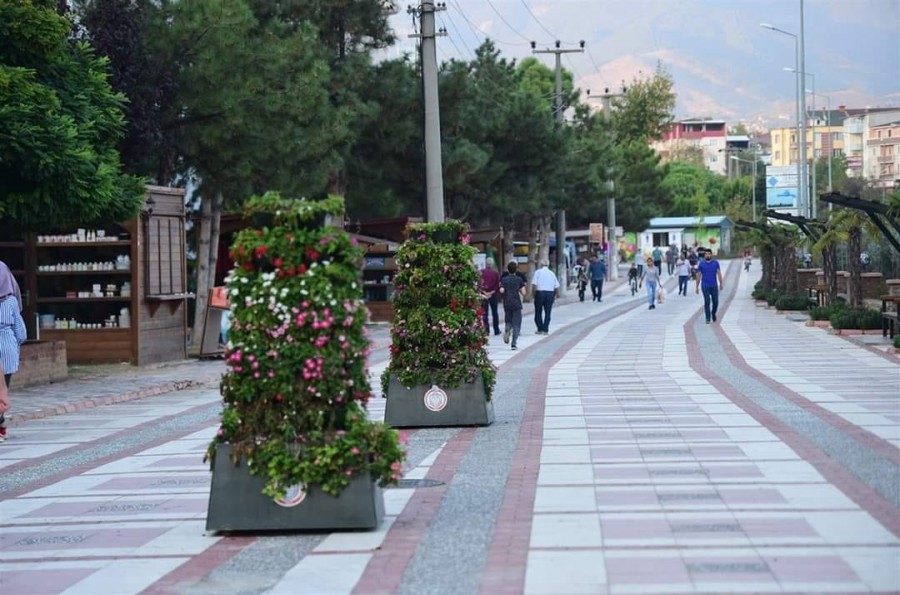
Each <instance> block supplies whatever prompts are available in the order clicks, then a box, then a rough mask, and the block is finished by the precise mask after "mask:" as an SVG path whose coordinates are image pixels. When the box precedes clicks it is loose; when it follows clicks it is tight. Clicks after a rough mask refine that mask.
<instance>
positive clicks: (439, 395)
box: [425, 384, 448, 411]
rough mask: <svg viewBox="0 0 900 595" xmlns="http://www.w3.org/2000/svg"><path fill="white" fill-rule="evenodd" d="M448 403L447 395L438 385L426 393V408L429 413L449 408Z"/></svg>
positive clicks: (434, 385)
mask: <svg viewBox="0 0 900 595" xmlns="http://www.w3.org/2000/svg"><path fill="white" fill-rule="evenodd" d="M447 401H448V398H447V393H445V392H444V391H443V390H441V388H440V387H439V386H438V385H436V384H432V385H431V388H430V389H428V391H427V392H426V393H425V407H427V408H428V410H429V411H441V410H442V409H443V408H444V407H446V406H447Z"/></svg>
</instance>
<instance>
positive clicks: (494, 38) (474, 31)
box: [450, 0, 529, 46]
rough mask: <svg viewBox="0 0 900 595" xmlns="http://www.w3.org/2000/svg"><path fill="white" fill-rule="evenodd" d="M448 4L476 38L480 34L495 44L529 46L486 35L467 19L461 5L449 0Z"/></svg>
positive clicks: (524, 43) (524, 42)
mask: <svg viewBox="0 0 900 595" xmlns="http://www.w3.org/2000/svg"><path fill="white" fill-rule="evenodd" d="M450 4H452V5H453V6H454V7H455V8H456V10H457V11H458V12H459V15H460V16H461V17H462V18H463V20H465V21H466V23H468V25H469V28H470V29H471V30H472V33H473V34H474V35H475V36H476V37H478V35H479V34H481V36H482V37H484V38H485V39H489V40H491V41H496V42H497V43H502V44H503V45H511V46H521V45H528V44H529V42H528V41H527V40H526V41H508V40H504V39H498V38H497V37H494V36H493V35H491V34H490V33H487V32H486V31H483V30H482V29H481V27H479V26H478V25H476V24H475V23H473V22H472V21H471V20H470V19H469V17H467V16H466V13H465V12H464V11H463V9H462V6H461V5H459V4H458V3H456V2H454V1H453V0H450Z"/></svg>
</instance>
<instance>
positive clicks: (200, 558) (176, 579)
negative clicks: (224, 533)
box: [140, 536, 256, 595]
mask: <svg viewBox="0 0 900 595" xmlns="http://www.w3.org/2000/svg"><path fill="white" fill-rule="evenodd" d="M254 541H256V537H251V536H240V537H224V538H222V539H220V540H219V541H218V542H216V543H215V544H213V545H212V546H211V547H209V548H207V549H206V550H205V551H204V552H203V553H201V554H199V555H197V556H192V557H191V558H190V559H189V560H187V561H186V562H185V563H184V564H182V565H181V566H179V567H178V568H176V569H175V570H173V571H172V572H170V573H168V574H167V575H165V576H164V577H162V578H161V579H159V580H158V581H156V582H155V583H153V584H152V585H150V586H149V587H147V588H146V589H144V590H143V591H141V593H140V595H181V594H182V593H185V592H186V591H187V589H188V588H189V587H190V586H191V585H193V584H195V583H196V582H198V581H199V580H201V579H202V578H204V577H205V576H207V575H208V574H209V573H211V572H212V571H213V570H215V569H216V568H218V567H219V566H221V565H222V564H224V563H225V562H227V561H228V560H230V559H231V558H233V557H235V556H236V555H238V554H239V553H241V550H243V549H244V548H245V547H247V546H248V545H250V544H251V543H253V542H254Z"/></svg>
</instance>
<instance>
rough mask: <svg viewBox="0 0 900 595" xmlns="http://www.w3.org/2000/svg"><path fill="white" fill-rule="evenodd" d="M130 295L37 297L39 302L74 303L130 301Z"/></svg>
mask: <svg viewBox="0 0 900 595" xmlns="http://www.w3.org/2000/svg"><path fill="white" fill-rule="evenodd" d="M130 301H131V298H130V297H86V298H79V297H73V298H67V297H45V298H38V299H37V303H39V304H76V303H78V302H130Z"/></svg>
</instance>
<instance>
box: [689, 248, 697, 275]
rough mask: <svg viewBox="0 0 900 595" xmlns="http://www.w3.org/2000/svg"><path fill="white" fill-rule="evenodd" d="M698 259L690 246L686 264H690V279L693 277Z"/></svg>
mask: <svg viewBox="0 0 900 595" xmlns="http://www.w3.org/2000/svg"><path fill="white" fill-rule="evenodd" d="M698 262H699V259H698V258H697V253H696V252H694V249H693V248H691V250H690V252H688V264H689V265H690V266H691V279H693V278H694V277H695V275H696V274H697V263H698Z"/></svg>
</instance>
